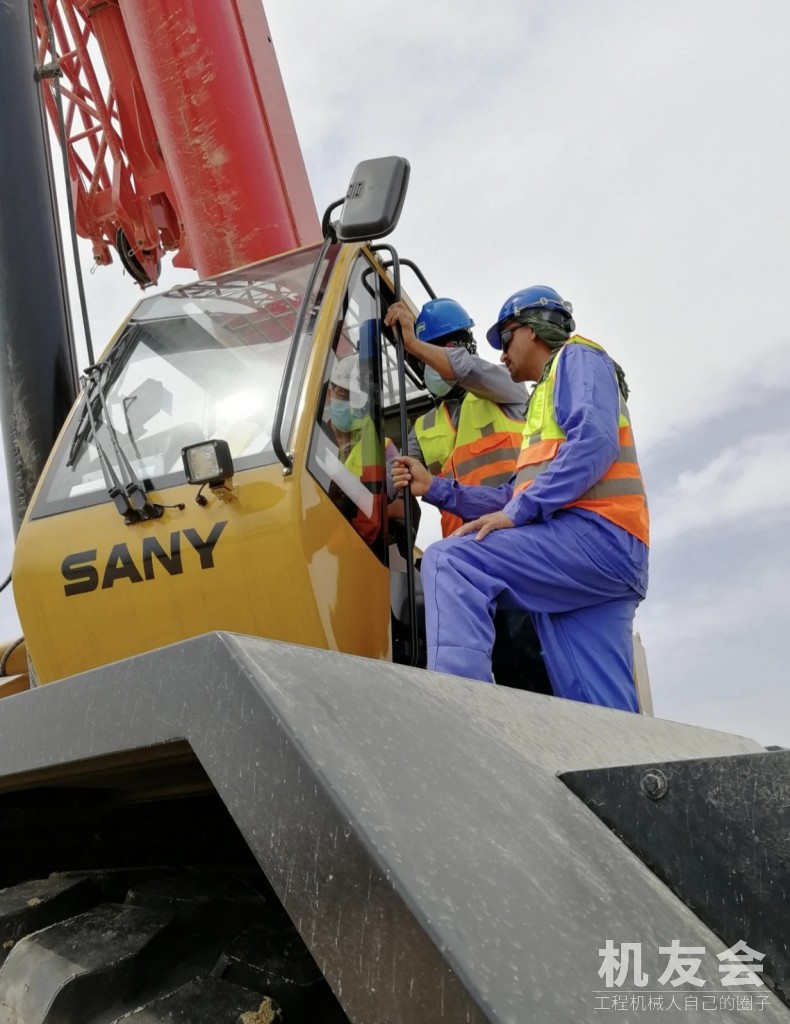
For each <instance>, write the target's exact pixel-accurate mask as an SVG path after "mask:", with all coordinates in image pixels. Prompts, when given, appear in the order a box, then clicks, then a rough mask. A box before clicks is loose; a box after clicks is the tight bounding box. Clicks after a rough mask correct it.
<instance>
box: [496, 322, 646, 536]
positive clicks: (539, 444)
mask: <svg viewBox="0 0 790 1024" xmlns="http://www.w3.org/2000/svg"><path fill="white" fill-rule="evenodd" d="M567 345H586V346H587V347H588V348H591V349H593V350H594V351H596V352H600V353H601V354H602V355H606V353H605V352H604V350H603V348H601V346H600V345H598V344H596V342H594V341H590V340H589V338H583V337H581V336H580V335H578V334H577V335H574V337H572V338H570V339H569V340H568V341H567V342H565V345H563V347H562V348H561V349H560V350H559V352H558V353H557V355H556V356H555V357H554V359H553V361H552V364H551V368H550V370H549V373H548V376H547V377H546V379H545V380H544V381H541V383H540V384H538V386H537V387H536V388H535V390H534V391H533V393H532V397H531V398H530V402H529V408H528V410H527V423H526V426H525V427H524V437H523V440H522V445H521V454H520V455H519V457H518V469H517V473H516V485H515V488H514V491H513V493H514V494H518V492H519V491H523V490H526V488H527V487H529V486H530V484H531V483H532V482H533V480H534V479H535V478H536V477H537V476H539V475H540V474H541V473H543V472H545V470H547V469H548V468H549V466H550V465H551V463H552V461H553V460H554V459H555V458H556V457H557V453H558V452H559V450H560V448H561V447H562V444H563V443H564V441H565V432H564V431H563V429H562V428H561V427H560V425H559V424H558V423H557V420H556V416H555V412H554V383H555V381H556V378H557V367H558V366H559V362H560V359H561V358H562V353H563V351H564V350H565V347H566V346H567ZM619 439H620V451H619V453H618V455H617V458H616V459H615V460H614V462H613V463H612V465H611V466H610V467H609V468H608V469H607V471H606V472H605V473H604V475H603V476H602V477H601V479H600V480H599V481H598V482H597V483H595V484H593V486H592V487H590V489H589V490H588V491H586V492H585V493H584V494H582V495H580V496H579V497H578V498H577V499H576V500H575V501H571V502H569V503H568V504H567V505H565V506H564V507H565V508H585V509H589V510H590V511H591V512H596V513H597V514H598V515H600V516H603V518H604V519H608V520H609V522H610V523H614V524H615V525H616V526H620V527H622V528H623V529H624V530H627V531H628V532H629V533H631V534H633V535H634V537H638V538H639V540H641V541H643V542H644V543H645V544H649V543H650V530H649V519H648V512H647V498H646V496H645V487H644V483H643V482H642V474H641V472H640V470H639V463H638V462H637V457H636V448H635V447H634V438H633V434H632V433H631V417H630V415H629V412H628V406H627V405H626V404H625V399H624V398H623V397H622V395H620V418H619Z"/></svg>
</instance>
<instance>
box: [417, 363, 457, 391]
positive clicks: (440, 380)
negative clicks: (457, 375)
mask: <svg viewBox="0 0 790 1024" xmlns="http://www.w3.org/2000/svg"><path fill="white" fill-rule="evenodd" d="M423 380H424V381H425V386H426V388H427V389H428V390H429V391H430V393H431V394H432V395H435V396H436V398H444V396H445V395H449V394H450V392H451V391H452V390H453V383H452V381H449V380H445V379H444V377H442V375H441V374H440V373H438V372H437V371H436V370H434V368H433V367H432V366H426V367H425V373H424V374H423Z"/></svg>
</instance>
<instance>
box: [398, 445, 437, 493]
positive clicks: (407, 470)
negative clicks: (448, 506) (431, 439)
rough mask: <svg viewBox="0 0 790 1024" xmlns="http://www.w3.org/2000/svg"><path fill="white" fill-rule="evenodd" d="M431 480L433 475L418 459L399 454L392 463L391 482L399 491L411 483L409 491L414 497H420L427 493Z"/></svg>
mask: <svg viewBox="0 0 790 1024" xmlns="http://www.w3.org/2000/svg"><path fill="white" fill-rule="evenodd" d="M432 481H433V477H432V476H431V474H430V473H429V472H428V470H427V469H426V468H425V466H423V464H422V463H421V462H420V461H419V459H412V458H410V457H409V456H408V455H400V456H398V458H397V459H395V461H394V462H393V463H392V482H393V483H394V484H395V486H396V487H397V488H398V490H399V491H402V490H403V489H404V487H406V486H407V485H408V484H411V493H412V494H413V495H414V497H415V498H421V497H422V496H423V494H426V493H427V491H428V488H429V487H430V486H431V482H432Z"/></svg>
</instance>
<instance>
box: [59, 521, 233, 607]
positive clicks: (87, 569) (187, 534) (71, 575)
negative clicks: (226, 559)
mask: <svg viewBox="0 0 790 1024" xmlns="http://www.w3.org/2000/svg"><path fill="white" fill-rule="evenodd" d="M227 525H228V524H227V522H221V523H215V524H214V526H213V527H212V528H211V532H210V533H209V534H208V536H207V537H201V536H200V534H199V533H198V532H197V530H194V529H192V528H191V527H188V528H187V529H185V530H174V531H173V532H172V533H171V534H170V544H169V550H166V549H165V548H164V547H163V546H162V544H160V542H159V541H158V540H157V538H156V537H143V538H142V548H141V551H140V554H139V556H138V558H137V561H135V559H134V558H132V555H131V552H130V551H129V547H128V545H127V544H123V543H121V544H115V545H114V546H113V548H112V550H111V551H110V554H109V556H108V557H107V560H106V562H105V564H104V566H103V567H97V566H96V564H95V562H96V556H97V550H96V548H93V549H92V550H90V551H75V552H74V554H71V555H66V557H65V558H64V559H63V564H62V565H61V572H62V573H63V578H64V579H65V580H68V581H69V582H68V583H66V584H65V586H64V587H63V591H64V593H65V594H66V597H73V596H74V595H75V594H89V593H90V592H91V591H93V590H97V589H98V588H99V587H101V589H102V590H107V589H108V588H110V587H113V586H115V584H116V583H117V582H118V581H119V580H128V581H129V582H130V583H142V582H143V581H144V580H152V579H153V578H154V573H155V569H154V566H155V564H156V565H158V567H159V568H158V570H156V571H158V572H159V573H161V572H162V571H163V570H164V572H166V573H167V574H168V575H170V576H179V575H181V574H182V573H183V571H184V566H183V557H184V552H185V551H186V552H188V553H190V554H191V556H192V559H193V561H194V562H195V563H197V564H194V568H197V567H198V565H199V567H200V568H201V569H213V568H214V548H215V547H216V545H217V541H218V540H219V538H220V534H221V533H222V531H223V530H224V529H225V527H226V526H227ZM182 537H183V538H184V539H185V540H186V542H187V544H186V545H185V546H183V547H182V541H181V538H182ZM100 570H101V571H100Z"/></svg>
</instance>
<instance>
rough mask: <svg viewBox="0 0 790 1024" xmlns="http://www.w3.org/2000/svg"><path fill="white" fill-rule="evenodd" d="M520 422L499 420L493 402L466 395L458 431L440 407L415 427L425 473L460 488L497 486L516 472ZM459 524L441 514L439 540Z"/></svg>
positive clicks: (449, 515)
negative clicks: (466, 485)
mask: <svg viewBox="0 0 790 1024" xmlns="http://www.w3.org/2000/svg"><path fill="white" fill-rule="evenodd" d="M523 429H524V421H523V420H520V419H512V418H511V417H510V416H507V415H505V413H504V412H503V411H502V407H501V406H499V405H497V404H496V402H491V401H489V400H488V399H486V398H478V396H477V395H473V394H471V393H468V394H467V395H466V397H465V398H464V400H463V402H462V403H461V414H460V416H459V418H458V428H457V430H456V428H455V427H454V426H453V423H452V420H451V419H450V415H449V411H448V409H447V406H446V404H445V403H444V402H443V403H442V404H441V405H440V406H439V408H438V409H434V410H433V411H432V412H430V413H428V414H427V415H425V416H422V417H421V418H420V419H419V420H418V421H417V423H416V424H415V430H416V433H417V440H418V441H419V442H420V448H421V449H422V452H423V455H424V456H425V461H426V463H427V464H428V469H429V470H430V471H431V472H432V473H434V474H439V473H440V474H441V475H442V476H444V477H447V478H448V479H451V480H458V481H459V482H460V483H462V484H479V485H481V486H486V487H498V486H499V485H500V484H502V483H506V482H507V481H508V480H509V479H510V478H511V476H513V474H514V473H515V471H516V459H517V458H518V453H519V448H520V446H521V435H522V430H523ZM462 522H463V520H462V519H460V518H459V517H458V516H456V515H453V514H452V513H450V512H442V536H443V537H448V536H449V535H450V534H451V533H452V532H453V531H454V530H456V529H458V527H459V526H460V525H461V524H462Z"/></svg>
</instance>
